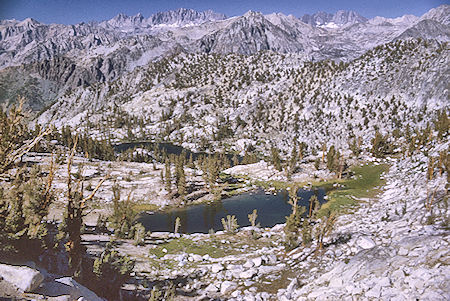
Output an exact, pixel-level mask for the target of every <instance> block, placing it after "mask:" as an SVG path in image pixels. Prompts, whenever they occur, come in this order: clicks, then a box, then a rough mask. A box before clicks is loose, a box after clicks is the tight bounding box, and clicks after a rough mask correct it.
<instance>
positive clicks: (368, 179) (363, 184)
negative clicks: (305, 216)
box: [319, 164, 388, 216]
mask: <svg viewBox="0 0 450 301" xmlns="http://www.w3.org/2000/svg"><path fill="white" fill-rule="evenodd" d="M387 170H388V166H387V165H386V164H382V165H373V164H366V165H363V166H359V167H354V168H352V171H353V173H354V179H350V180H341V181H336V183H340V184H341V185H343V186H344V187H343V188H341V189H338V190H332V191H330V192H329V193H328V199H329V201H328V202H327V203H325V204H323V205H322V208H321V209H320V211H319V216H321V215H323V214H325V213H326V212H327V211H342V210H345V209H346V208H349V207H352V206H354V205H355V204H356V202H357V201H356V200H355V198H356V199H357V198H370V197H374V196H375V195H377V193H378V192H379V190H378V189H376V187H378V186H380V185H381V184H383V183H384V181H383V180H382V179H380V176H381V174H382V173H383V172H385V171H387ZM327 185H329V183H328V184H327Z"/></svg>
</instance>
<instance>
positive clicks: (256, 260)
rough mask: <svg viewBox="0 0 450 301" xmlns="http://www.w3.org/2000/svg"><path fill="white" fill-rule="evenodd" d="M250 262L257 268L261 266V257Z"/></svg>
mask: <svg viewBox="0 0 450 301" xmlns="http://www.w3.org/2000/svg"><path fill="white" fill-rule="evenodd" d="M252 261H253V263H254V264H255V267H259V266H260V265H261V264H262V258H261V257H256V258H253V259H252Z"/></svg>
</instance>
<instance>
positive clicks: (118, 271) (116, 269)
mask: <svg viewBox="0 0 450 301" xmlns="http://www.w3.org/2000/svg"><path fill="white" fill-rule="evenodd" d="M133 268H134V261H133V260H132V259H130V257H128V256H124V255H120V254H119V252H117V251H116V250H113V249H112V245H111V244H107V246H106V249H105V250H104V251H103V252H102V254H101V255H100V257H99V258H97V259H95V261H94V265H93V273H94V275H95V280H96V287H97V291H98V292H99V294H101V295H102V296H105V297H106V298H113V297H117V295H118V292H119V290H120V287H121V286H122V284H124V283H125V281H127V279H128V278H129V277H130V274H131V272H132V271H133Z"/></svg>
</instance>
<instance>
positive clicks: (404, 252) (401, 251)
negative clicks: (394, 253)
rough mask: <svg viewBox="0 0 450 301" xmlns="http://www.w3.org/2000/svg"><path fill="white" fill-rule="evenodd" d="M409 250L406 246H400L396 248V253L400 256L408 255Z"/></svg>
mask: <svg viewBox="0 0 450 301" xmlns="http://www.w3.org/2000/svg"><path fill="white" fill-rule="evenodd" d="M408 253H409V251H408V249H406V248H403V247H400V249H399V250H398V255H400V256H406V255H408Z"/></svg>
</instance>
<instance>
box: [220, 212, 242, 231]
mask: <svg viewBox="0 0 450 301" xmlns="http://www.w3.org/2000/svg"><path fill="white" fill-rule="evenodd" d="M222 225H223V229H224V230H225V232H228V233H236V230H237V229H238V228H239V225H238V223H237V219H236V216H234V215H227V219H226V220H225V219H224V218H222Z"/></svg>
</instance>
